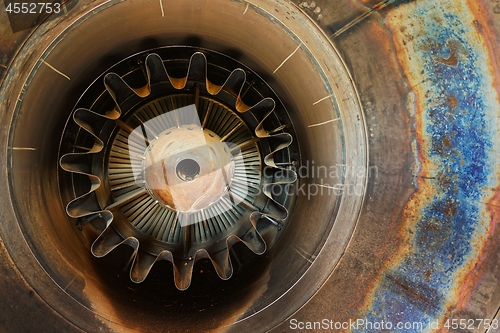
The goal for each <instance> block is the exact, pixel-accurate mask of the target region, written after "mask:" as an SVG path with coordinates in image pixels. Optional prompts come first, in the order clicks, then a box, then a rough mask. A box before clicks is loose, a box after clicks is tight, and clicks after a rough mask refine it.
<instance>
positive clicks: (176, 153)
mask: <svg viewBox="0 0 500 333" xmlns="http://www.w3.org/2000/svg"><path fill="white" fill-rule="evenodd" d="M142 168H143V170H142V171H143V173H144V176H143V179H144V180H145V185H146V188H147V189H148V192H149V193H150V195H151V196H152V197H153V198H154V199H156V200H157V201H158V203H160V204H161V205H164V206H166V207H168V208H170V209H174V210H176V211H178V212H183V213H188V212H196V211H199V210H202V209H205V208H208V207H209V206H211V205H213V204H214V203H216V202H217V201H219V200H220V199H221V198H222V197H223V196H226V195H227V194H228V189H229V186H230V185H231V179H232V178H233V175H234V170H235V167H234V160H233V155H232V154H231V149H230V148H229V146H228V145H227V144H226V143H225V142H222V141H221V138H220V137H219V136H218V135H217V134H215V133H214V132H212V131H211V130H209V129H203V128H201V127H199V126H197V125H183V126H181V127H179V128H173V129H168V130H166V131H164V132H163V133H161V134H160V135H159V136H158V138H157V139H154V140H152V142H151V143H150V144H149V146H148V148H147V149H146V151H145V153H144V162H143V165H142Z"/></svg>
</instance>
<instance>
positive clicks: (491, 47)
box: [467, 0, 500, 96]
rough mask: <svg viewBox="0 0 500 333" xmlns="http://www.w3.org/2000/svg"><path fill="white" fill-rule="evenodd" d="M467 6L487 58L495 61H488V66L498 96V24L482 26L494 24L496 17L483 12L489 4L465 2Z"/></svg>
mask: <svg viewBox="0 0 500 333" xmlns="http://www.w3.org/2000/svg"><path fill="white" fill-rule="evenodd" d="M467 4H468V6H469V8H470V10H471V12H472V13H473V14H474V16H475V18H476V20H474V22H473V23H474V25H475V27H476V30H477V32H478V34H479V35H481V36H480V37H481V39H483V40H484V41H485V44H486V47H487V51H488V55H489V58H490V59H492V60H494V59H496V61H490V62H489V64H488V66H489V67H490V73H491V77H492V78H493V80H494V84H493V85H494V87H495V90H496V91H497V93H498V95H499V96H500V67H499V66H500V24H498V23H497V26H496V27H495V26H492V25H490V24H482V23H487V22H488V23H489V22H495V20H496V19H498V16H494V14H493V12H488V11H487V10H485V8H489V7H491V4H487V3H486V1H484V0H467ZM495 28H497V29H495Z"/></svg>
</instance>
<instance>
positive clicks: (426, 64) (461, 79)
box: [356, 0, 496, 332]
mask: <svg viewBox="0 0 500 333" xmlns="http://www.w3.org/2000/svg"><path fill="white" fill-rule="evenodd" d="M454 4H460V6H454ZM403 7H407V8H403ZM464 8H466V6H465V5H464V4H463V2H462V1H453V0H448V1H442V2H439V3H435V2H434V1H417V2H416V3H412V4H408V5H402V6H401V7H400V8H398V9H394V10H400V9H402V10H404V11H405V12H404V13H405V17H407V18H408V19H407V21H403V22H399V23H400V24H401V26H404V27H405V29H408V30H407V32H408V35H411V36H412V37H413V38H412V39H411V40H410V41H408V45H407V49H408V50H410V51H408V53H409V54H410V55H412V56H414V57H415V59H413V60H411V59H410V60H408V62H409V64H410V65H412V66H413V67H411V68H410V69H409V70H411V71H413V72H416V73H420V74H418V75H420V77H421V81H422V83H421V86H420V87H419V88H418V89H419V91H420V92H421V93H424V94H425V99H424V101H423V102H424V104H420V105H424V108H423V109H422V108H421V109H420V110H419V112H418V113H417V116H416V121H417V122H421V125H422V137H423V140H420V141H419V142H418V145H420V150H419V155H418V157H417V158H418V162H419V164H420V166H421V167H422V165H423V163H426V166H427V167H426V168H425V169H423V168H421V170H420V171H419V175H418V177H420V179H425V180H424V181H425V182H426V185H425V186H419V188H418V189H417V196H419V198H420V199H422V198H424V202H423V203H421V204H420V207H419V211H417V212H410V213H409V212H407V214H414V215H416V216H410V217H408V216H406V218H409V219H412V218H414V219H415V221H416V225H414V227H413V228H412V230H411V231H409V232H410V233H411V238H410V239H411V244H410V250H409V252H408V253H407V254H406V255H404V256H403V258H402V260H400V261H399V262H398V263H396V264H395V265H394V266H392V267H390V268H389V269H388V270H386V271H385V272H384V273H383V276H382V278H381V281H380V283H379V285H378V286H377V287H376V290H375V294H374V296H373V301H372V304H371V309H370V310H369V311H368V312H367V314H366V320H367V321H369V322H381V321H382V320H384V321H386V322H387V321H390V322H391V323H393V324H394V325H396V323H397V322H403V323H411V322H421V323H423V328H422V327H418V326H415V327H412V328H408V327H407V328H405V329H402V330H401V331H404V332H421V331H422V329H424V330H425V329H427V328H428V327H427V326H428V323H429V322H430V321H435V320H436V319H439V318H440V317H442V316H443V315H444V314H445V312H446V310H447V309H446V305H447V304H446V303H447V302H448V301H449V297H450V296H451V295H452V289H453V288H456V287H457V286H456V285H455V282H456V278H457V276H458V274H459V273H460V270H461V269H463V268H464V265H465V264H466V263H467V261H468V260H469V259H470V258H471V256H472V255H474V248H473V247H472V245H471V243H472V241H473V239H474V237H477V236H478V235H481V234H484V233H485V232H486V229H485V227H484V226H483V224H482V217H481V213H482V211H484V209H485V208H484V207H485V204H484V203H482V202H481V201H482V200H483V199H482V198H483V195H484V192H483V188H485V187H486V186H488V184H489V183H490V182H491V180H490V179H491V178H492V176H491V175H492V174H494V167H493V166H492V163H491V162H490V161H489V152H490V151H491V149H492V146H493V143H492V142H493V140H494V139H492V135H493V133H494V131H493V130H491V128H490V126H492V125H490V123H491V122H492V119H494V118H493V117H495V113H496V112H495V109H494V108H492V107H491V105H489V103H490V101H491V99H490V97H491V96H488V91H490V90H491V89H490V87H489V86H488V82H491V81H488V79H487V77H486V76H487V72H488V68H487V55H486V54H485V52H484V50H482V49H481V48H480V47H479V46H478V44H475V40H474V36H475V34H474V28H473V26H472V20H470V17H471V15H470V13H464V12H463V10H464ZM461 10H462V11H461ZM408 13H411V15H410V16H408V15H406V14H408ZM490 80H491V79H490ZM485 87H486V88H485ZM422 95H423V94H422ZM420 98H424V96H420ZM419 184H422V183H419ZM429 188H431V190H430V191H429ZM419 192H426V193H420V194H419ZM386 328H387V327H386ZM356 331H359V332H374V331H378V329H377V328H376V327H373V328H372V329H370V327H365V328H364V329H358V330H356ZM392 331H398V330H397V329H396V327H393V329H392Z"/></svg>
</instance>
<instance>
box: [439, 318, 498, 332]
mask: <svg viewBox="0 0 500 333" xmlns="http://www.w3.org/2000/svg"><path fill="white" fill-rule="evenodd" d="M444 327H445V328H447V329H453V330H457V329H461V330H465V329H468V330H473V329H486V330H488V329H490V328H491V329H494V330H496V329H498V327H499V323H498V319H448V320H446V323H445V324H444Z"/></svg>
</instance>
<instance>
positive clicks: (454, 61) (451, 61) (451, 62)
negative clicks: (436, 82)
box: [435, 49, 458, 66]
mask: <svg viewBox="0 0 500 333" xmlns="http://www.w3.org/2000/svg"><path fill="white" fill-rule="evenodd" d="M435 60H436V61H437V62H440V63H443V64H445V65H448V66H456V65H458V53H457V50H456V49H451V50H450V56H449V57H448V58H442V57H437V58H435Z"/></svg>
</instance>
